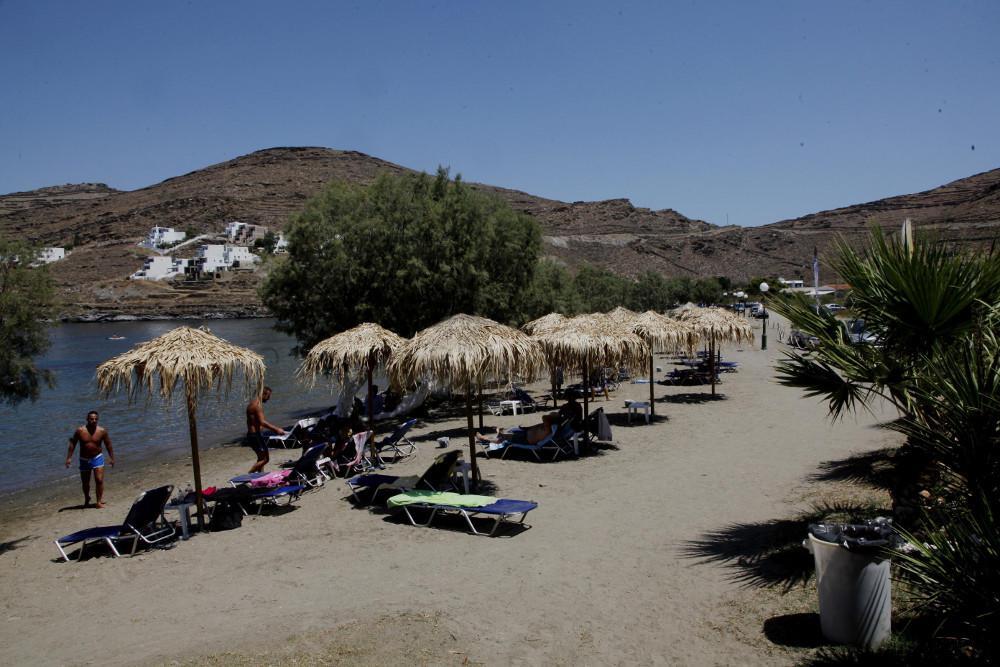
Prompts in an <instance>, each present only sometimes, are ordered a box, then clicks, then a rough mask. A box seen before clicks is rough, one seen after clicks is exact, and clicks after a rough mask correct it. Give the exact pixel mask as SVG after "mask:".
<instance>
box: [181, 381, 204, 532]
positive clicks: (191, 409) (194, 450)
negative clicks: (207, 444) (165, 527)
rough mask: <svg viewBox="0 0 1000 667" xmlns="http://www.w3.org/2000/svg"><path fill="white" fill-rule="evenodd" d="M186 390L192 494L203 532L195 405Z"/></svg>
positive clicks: (192, 397) (190, 392)
mask: <svg viewBox="0 0 1000 667" xmlns="http://www.w3.org/2000/svg"><path fill="white" fill-rule="evenodd" d="M185 388H186V390H187V410H188V428H189V429H190V431H191V467H192V469H193V470H194V493H195V499H196V502H197V504H198V530H202V531H203V530H205V500H204V498H203V497H202V495H201V461H200V460H199V458H198V423H197V420H196V419H195V409H196V408H197V407H198V406H197V405H196V404H195V399H194V395H193V392H192V391H191V388H190V387H185Z"/></svg>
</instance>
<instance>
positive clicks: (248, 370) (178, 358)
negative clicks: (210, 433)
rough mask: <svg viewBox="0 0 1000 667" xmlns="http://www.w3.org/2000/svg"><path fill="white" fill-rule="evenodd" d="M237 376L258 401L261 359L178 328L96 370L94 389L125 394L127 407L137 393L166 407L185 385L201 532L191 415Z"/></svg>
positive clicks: (198, 473) (261, 382) (197, 464)
mask: <svg viewBox="0 0 1000 667" xmlns="http://www.w3.org/2000/svg"><path fill="white" fill-rule="evenodd" d="M237 371H239V372H240V373H242V375H243V378H244V380H245V382H246V388H247V390H248V391H247V393H249V394H253V395H257V396H259V395H260V393H261V390H262V389H263V386H264V359H263V358H262V357H261V356H260V355H259V354H257V353H256V352H252V351H250V350H248V349H246V348H243V347H239V346H238V345H233V344H232V343H229V342H227V341H225V340H223V339H221V338H219V337H217V336H214V335H212V334H211V333H209V331H208V330H206V329H192V328H191V327H177V328H176V329H174V330H172V331H168V332H167V333H165V334H163V335H162V336H158V337H157V338H154V339H153V340H150V341H146V342H145V343H140V344H139V345H136V346H135V347H133V348H132V349H131V350H129V351H128V352H125V353H124V354H120V355H118V356H117V357H114V358H113V359H109V360H108V361H105V362H104V363H103V364H101V365H100V366H98V367H97V385H98V387H100V389H101V391H102V392H103V393H104V395H105V396H107V395H109V394H111V393H112V392H115V391H120V390H122V389H124V390H125V391H126V392H127V393H128V396H129V400H130V401H131V400H134V399H135V398H136V397H137V396H138V395H139V394H140V393H148V394H149V395H153V394H154V393H158V394H159V395H160V396H162V397H163V398H165V399H167V400H168V401H169V400H170V399H171V398H172V397H173V394H174V390H175V389H176V388H177V385H178V384H183V385H184V397H185V399H186V402H187V413H188V426H189V431H190V435H191V462H192V466H193V469H194V484H195V492H196V494H197V502H198V524H199V526H200V527H202V528H204V523H205V519H204V511H203V510H204V506H203V500H202V493H201V488H202V487H201V463H200V461H199V458H198V426H197V422H196V420H195V410H196V408H197V406H198V397H199V396H200V395H201V394H203V393H205V392H208V391H210V390H213V389H214V390H215V391H220V390H222V391H224V392H225V393H227V394H228V393H229V391H230V390H231V389H232V385H233V375H234V374H235V373H236V372H237Z"/></svg>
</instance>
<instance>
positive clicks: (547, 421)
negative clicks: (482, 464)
mask: <svg viewBox="0 0 1000 667" xmlns="http://www.w3.org/2000/svg"><path fill="white" fill-rule="evenodd" d="M558 418H559V413H558V412H551V413H549V414H547V415H544V416H542V423H541V424H535V425H534V426H529V427H528V428H518V429H516V430H510V431H504V430H503V429H499V428H498V429H497V434H496V437H494V438H488V437H486V436H485V435H483V434H481V433H477V434H476V441H477V442H482V443H494V444H498V443H501V442H520V443H525V444H528V445H534V444H537V443H539V442H541V441H542V440H544V439H545V438H547V437H549V434H550V433H552V425H553V424H555V423H556V420H557V419H558Z"/></svg>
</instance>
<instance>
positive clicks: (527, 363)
mask: <svg viewBox="0 0 1000 667" xmlns="http://www.w3.org/2000/svg"><path fill="white" fill-rule="evenodd" d="M544 362H545V359H544V357H543V356H542V351H541V349H540V348H539V347H538V344H537V343H536V342H535V341H534V340H532V339H531V337H530V336H528V335H527V334H525V333H523V332H521V331H518V330H517V329H512V328H510V327H507V326H504V325H502V324H500V323H499V322H494V321H493V320H490V319H487V318H485V317H476V316H473V315H464V314H461V315H454V316H452V317H450V318H448V319H446V320H444V321H442V322H438V323H437V324H435V325H434V326H432V327H428V328H426V329H424V330H422V331H418V332H417V333H416V335H414V336H413V338H411V339H410V340H408V341H407V342H406V343H404V344H403V345H402V346H401V347H400V348H399V349H398V350H397V351H396V353H395V354H394V355H393V357H392V359H391V360H390V361H389V375H390V377H392V378H393V380H394V381H395V382H397V383H399V384H404V385H405V384H409V383H411V382H415V381H417V380H420V379H423V378H427V377H431V378H434V379H435V380H436V381H437V382H440V383H442V384H447V385H450V386H452V387H459V388H461V389H464V390H465V410H466V416H467V417H468V424H469V460H470V462H471V463H472V474H473V479H477V480H478V479H479V468H478V466H477V464H476V432H475V430H474V429H473V425H472V392H473V390H474V388H476V387H478V386H479V385H480V384H482V381H483V380H484V379H485V378H489V377H501V376H507V375H519V376H521V377H523V378H525V379H528V380H530V379H534V377H535V376H536V375H537V373H538V371H539V370H540V369H541V367H542V366H543V365H544Z"/></svg>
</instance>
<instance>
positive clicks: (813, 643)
mask: <svg viewBox="0 0 1000 667" xmlns="http://www.w3.org/2000/svg"><path fill="white" fill-rule="evenodd" d="M764 636H765V637H767V638H768V639H769V640H770V641H771V643H773V644H778V645H780V646H791V647H794V648H817V647H819V646H827V645H829V644H830V642H829V640H827V639H825V638H824V637H823V633H822V632H821V631H820V626H819V614H816V613H812V612H810V613H802V614H785V615H783V616H775V617H774V618H769V619H767V620H766V621H764Z"/></svg>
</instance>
